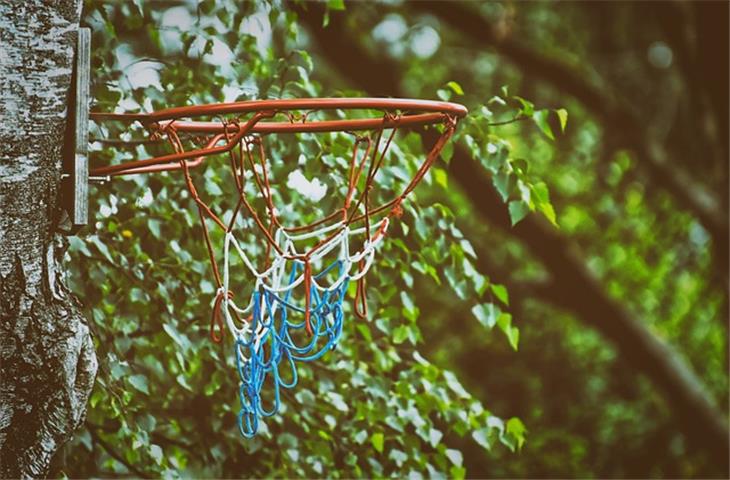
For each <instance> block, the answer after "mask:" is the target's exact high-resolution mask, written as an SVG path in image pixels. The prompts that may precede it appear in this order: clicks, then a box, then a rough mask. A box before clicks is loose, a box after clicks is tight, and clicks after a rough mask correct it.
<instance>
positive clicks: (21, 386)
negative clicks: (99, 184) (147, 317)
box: [0, 0, 97, 478]
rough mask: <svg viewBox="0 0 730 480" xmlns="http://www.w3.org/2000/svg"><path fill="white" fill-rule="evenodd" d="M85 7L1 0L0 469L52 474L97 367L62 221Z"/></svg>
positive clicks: (66, 1)
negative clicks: (65, 154) (69, 281)
mask: <svg viewBox="0 0 730 480" xmlns="http://www.w3.org/2000/svg"><path fill="white" fill-rule="evenodd" d="M80 15H81V1H80V0H60V1H56V2H47V1H44V0H22V1H21V0H18V1H14V0H0V478H31V477H32V478H36V477H43V476H45V475H46V474H47V473H48V469H49V465H50V463H51V459H52V458H53V456H54V454H55V453H56V452H57V451H58V449H59V448H60V447H61V446H62V445H63V444H64V443H65V442H67V441H68V440H69V439H70V438H71V437H72V435H73V432H74V430H75V429H76V428H77V427H78V426H79V425H80V424H81V423H82V422H83V421H84V418H85V413H86V405H87V401H88V398H89V395H90V394H91V389H92V387H93V384H94V379H95V376H96V370H97V360H96V354H95V351H94V345H93V342H92V339H91V335H90V330H89V327H88V325H87V323H86V320H85V318H84V317H83V315H82V314H81V311H80V306H79V304H78V302H77V301H76V299H74V298H73V296H72V295H71V294H70V293H69V291H68V290H67V288H66V287H65V283H64V282H65V281H64V266H63V263H62V262H63V257H64V254H65V250H66V248H65V245H66V241H65V239H64V238H63V236H61V235H59V234H58V233H57V230H56V227H57V224H58V221H59V218H60V211H61V210H60V208H59V204H60V202H59V190H60V189H59V185H60V181H61V164H62V151H63V143H64V132H65V129H66V122H67V121H69V120H68V119H67V118H66V117H67V106H68V98H69V88H70V85H71V76H72V65H73V59H74V46H75V44H76V36H77V31H78V26H79V18H80Z"/></svg>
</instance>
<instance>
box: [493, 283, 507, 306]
mask: <svg viewBox="0 0 730 480" xmlns="http://www.w3.org/2000/svg"><path fill="white" fill-rule="evenodd" d="M489 289H490V290H491V291H492V293H493V294H494V296H495V297H497V298H498V299H499V301H500V302H502V303H504V304H505V305H507V306H509V293H508V292H507V287H505V286H504V285H500V284H498V283H492V284H490V285H489Z"/></svg>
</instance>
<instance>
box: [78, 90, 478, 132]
mask: <svg viewBox="0 0 730 480" xmlns="http://www.w3.org/2000/svg"><path fill="white" fill-rule="evenodd" d="M337 109H344V110H382V111H392V110H399V111H403V112H408V113H406V114H403V115H401V116H400V119H399V122H398V125H399V126H406V125H410V126H416V125H425V124H430V123H437V122H438V121H439V120H440V119H442V118H443V115H450V116H454V117H456V118H463V117H464V116H466V114H467V113H468V111H467V109H466V107H465V106H463V105H460V104H458V103H451V102H441V101H434V100H415V99H405V98H297V99H276V100H249V101H245V102H234V103H215V104H210V105H195V106H190V107H174V108H168V109H165V110H159V111H157V112H151V113H101V112H92V113H91V114H90V117H91V119H92V120H94V121H125V122H134V121H139V122H141V123H143V124H145V125H150V124H154V123H167V122H174V124H175V128H177V129H178V130H184V131H190V132H201V133H202V132H209V133H214V132H222V131H224V128H225V127H224V125H223V123H222V122H198V121H183V120H181V119H185V118H197V117H214V116H217V115H226V114H235V113H251V112H264V111H268V112H272V113H280V112H290V111H297V110H298V111H301V110H307V111H317V110H337ZM301 120H303V121H298V120H297V121H289V122H261V123H259V124H258V125H256V126H255V127H254V129H253V130H252V132H251V133H300V132H328V131H330V132H331V131H343V130H368V129H371V128H374V127H377V126H382V122H383V119H382V117H378V118H360V119H343V120H324V121H321V120H315V121H307V120H306V117H304V118H303V119H301Z"/></svg>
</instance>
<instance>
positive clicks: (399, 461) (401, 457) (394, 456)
mask: <svg viewBox="0 0 730 480" xmlns="http://www.w3.org/2000/svg"><path fill="white" fill-rule="evenodd" d="M388 458H390V459H391V460H393V461H394V462H395V464H396V465H397V466H398V467H399V468H400V467H402V466H403V464H404V463H405V462H406V460H408V455H406V454H405V453H403V452H401V451H400V450H398V449H395V448H394V449H393V450H391V451H390V454H389V455H388Z"/></svg>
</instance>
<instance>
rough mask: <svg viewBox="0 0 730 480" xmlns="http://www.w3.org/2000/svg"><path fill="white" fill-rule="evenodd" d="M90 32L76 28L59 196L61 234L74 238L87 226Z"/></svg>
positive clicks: (87, 29)
mask: <svg viewBox="0 0 730 480" xmlns="http://www.w3.org/2000/svg"><path fill="white" fill-rule="evenodd" d="M90 67H91V30H90V29H89V28H79V31H78V40H77V43H76V58H75V61H74V70H73V76H72V81H71V94H70V95H69V116H68V120H67V122H68V123H67V125H66V138H65V143H64V155H63V156H64V158H63V173H62V174H61V192H62V193H61V194H62V198H63V200H62V202H63V207H64V209H65V210H66V212H67V214H68V223H69V224H70V227H68V225H65V227H68V228H65V229H64V233H66V234H68V235H74V234H76V232H78V231H79V229H81V227H83V226H85V225H87V224H88V223H89V156H88V150H89V77H90V73H91V71H90Z"/></svg>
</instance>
